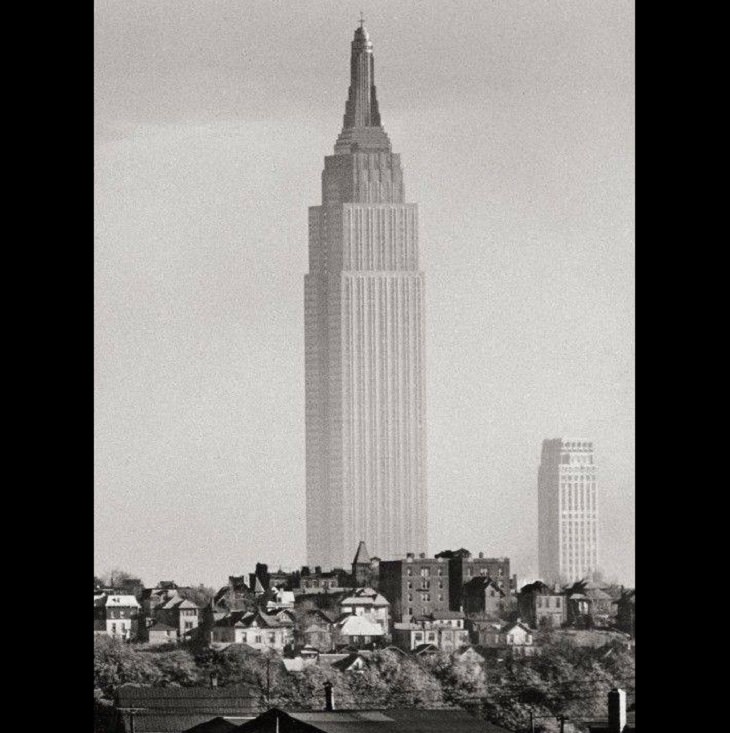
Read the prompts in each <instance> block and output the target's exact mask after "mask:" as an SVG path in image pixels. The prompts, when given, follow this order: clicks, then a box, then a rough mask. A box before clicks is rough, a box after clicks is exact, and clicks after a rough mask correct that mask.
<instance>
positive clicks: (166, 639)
mask: <svg viewBox="0 0 730 733" xmlns="http://www.w3.org/2000/svg"><path fill="white" fill-rule="evenodd" d="M177 631H178V630H177V629H176V628H175V627H174V626H168V625H167V624H163V623H162V622H161V621H155V623H153V624H152V626H150V627H149V628H148V629H147V641H148V642H149V643H150V644H172V643H174V642H176V641H177V640H178V639H177Z"/></svg>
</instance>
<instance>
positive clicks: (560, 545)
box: [538, 438, 598, 583]
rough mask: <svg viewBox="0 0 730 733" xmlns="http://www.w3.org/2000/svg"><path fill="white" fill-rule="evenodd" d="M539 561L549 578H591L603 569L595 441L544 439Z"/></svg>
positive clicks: (540, 474)
mask: <svg viewBox="0 0 730 733" xmlns="http://www.w3.org/2000/svg"><path fill="white" fill-rule="evenodd" d="M538 564H539V568H540V576H541V579H542V580H543V581H545V582H547V583H552V582H556V581H561V582H574V581H576V580H582V579H583V578H589V577H590V576H591V575H592V573H593V572H595V570H596V569H597V568H598V492H597V486H596V465H595V463H594V460H593V443H592V442H591V441H588V440H583V439H580V438H554V439H552V440H544V441H543V443H542V459H541V462H540V468H539V470H538Z"/></svg>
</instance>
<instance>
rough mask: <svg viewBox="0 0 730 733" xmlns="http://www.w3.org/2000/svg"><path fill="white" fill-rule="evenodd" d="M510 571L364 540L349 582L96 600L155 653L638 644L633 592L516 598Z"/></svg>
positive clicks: (107, 621) (251, 585) (260, 570)
mask: <svg viewBox="0 0 730 733" xmlns="http://www.w3.org/2000/svg"><path fill="white" fill-rule="evenodd" d="M509 571H510V568H509V559H508V558H488V557H484V554H483V553H479V555H478V556H477V557H472V556H471V554H470V553H469V552H468V551H467V550H464V549H461V550H457V551H455V552H452V551H445V552H443V553H439V554H438V555H436V556H434V557H432V558H429V557H426V556H425V555H423V554H422V555H419V556H418V557H416V556H415V554H413V553H409V554H407V555H406V557H405V558H402V559H399V560H390V561H381V560H380V559H379V558H370V557H368V552H367V548H366V546H365V543H364V542H360V544H359V546H358V548H357V552H356V554H355V558H354V560H353V563H352V572H350V573H346V572H345V571H344V570H341V569H335V570H332V571H327V572H322V570H321V568H315V569H314V571H311V570H310V568H307V567H306V566H305V567H303V568H302V569H301V570H300V571H297V573H285V572H283V571H281V570H279V571H277V572H274V573H270V572H269V571H268V568H267V566H266V565H265V564H263V563H259V564H257V565H256V570H255V572H254V573H251V574H250V575H249V576H248V579H246V576H243V575H242V576H230V577H229V579H228V584H227V585H226V586H224V587H222V588H221V589H219V591H218V592H217V593H216V594H215V596H214V598H213V599H212V600H211V601H210V602H208V603H206V604H205V605H203V604H201V603H198V602H196V601H195V600H193V599H192V598H191V594H190V592H189V591H190V590H191V589H186V588H180V587H178V586H177V585H176V584H175V583H174V582H172V581H160V583H158V584H157V586H156V587H155V588H151V589H144V588H141V584H139V582H138V581H136V580H131V581H128V582H129V583H130V586H132V585H134V586H135V587H136V588H137V595H136V596H135V595H131V594H122V593H119V592H116V591H117V590H124V588H121V589H107V590H101V591H96V592H95V596H94V608H95V617H94V618H95V627H94V630H95V633H106V634H108V635H110V636H115V637H119V638H122V639H125V640H139V641H146V642H149V643H153V644H158V643H167V642H173V641H180V640H185V639H193V638H197V639H199V640H203V641H205V642H209V643H211V644H213V645H218V646H222V645H227V644H246V645H248V646H249V647H252V648H254V649H273V650H275V651H279V652H283V651H284V650H288V649H294V648H299V649H301V648H303V647H305V646H309V647H313V648H315V649H317V650H319V651H320V652H322V653H327V652H332V651H336V650H338V649H344V648H359V647H362V648H365V647H369V646H383V645H387V644H393V645H394V646H396V647H398V648H400V649H403V650H406V651H412V650H414V649H416V648H417V647H419V646H420V645H423V644H432V645H435V646H436V648H438V649H441V650H444V651H452V650H454V649H458V648H459V647H460V646H462V645H464V644H468V643H473V644H479V645H482V646H485V647H488V646H492V645H496V646H503V647H508V646H511V647H519V646H521V647H524V648H527V647H530V646H532V645H533V641H534V638H535V635H534V633H533V632H534V631H535V630H537V629H540V630H545V629H560V628H562V627H566V626H568V627H574V628H589V629H590V628H619V629H621V630H623V631H625V632H626V633H629V634H630V635H632V636H633V634H634V603H635V591H633V590H630V591H626V590H624V589H621V590H620V592H619V595H618V597H616V593H615V592H614V593H613V594H611V593H610V592H608V591H607V589H605V588H604V587H600V586H598V585H597V584H594V583H589V582H580V583H575V584H572V585H571V586H565V587H557V586H548V585H547V584H545V583H542V582H541V581H536V582H534V583H530V584H528V585H525V586H523V588H522V589H521V590H520V591H519V592H516V586H517V579H516V577H514V576H510V574H509ZM368 580H370V581H373V582H372V584H370V585H362V583H366V581H368ZM507 622H511V626H510V625H508V623H507ZM525 630H526V631H525Z"/></svg>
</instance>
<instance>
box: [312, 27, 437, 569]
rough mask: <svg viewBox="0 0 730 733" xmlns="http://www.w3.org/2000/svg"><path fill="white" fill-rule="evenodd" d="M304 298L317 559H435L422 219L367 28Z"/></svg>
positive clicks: (354, 62)
mask: <svg viewBox="0 0 730 733" xmlns="http://www.w3.org/2000/svg"><path fill="white" fill-rule="evenodd" d="M304 290H305V389H306V474H307V558H308V563H309V564H310V565H322V566H329V567H333V566H342V567H344V566H345V564H346V563H349V562H350V560H351V558H352V553H353V551H354V550H355V549H356V548H357V547H358V543H359V542H360V541H361V540H362V541H364V542H366V543H367V546H368V548H370V550H371V551H372V552H373V553H374V554H375V555H377V556H379V557H383V558H392V557H398V556H405V554H406V553H407V552H425V551H427V547H426V545H427V538H426V531H427V517H426V511H427V509H426V440H425V427H426V415H425V394H424V386H425V385H424V381H425V380H424V277H423V273H422V272H421V271H420V270H419V263H418V211H417V207H416V204H412V203H406V199H405V188H404V185H403V171H402V169H401V162H400V156H399V155H398V154H396V153H393V152H392V151H391V144H390V140H389V138H388V135H387V134H386V132H385V130H384V129H383V126H382V125H381V121H380V112H379V109H378V100H377V97H376V92H375V84H374V59H373V46H372V42H371V41H370V37H369V35H368V32H367V30H366V29H365V27H364V26H363V24H362V23H361V25H360V27H359V28H358V29H357V30H356V31H355V37H354V39H353V41H352V55H351V62H350V88H349V95H348V99H347V102H346V105H345V116H344V121H343V126H342V132H341V133H340V135H339V137H338V139H337V142H336V143H335V147H334V155H329V156H326V157H325V163H324V171H323V173H322V204H321V205H320V206H312V207H310V209H309V273H308V274H307V275H306V276H305V280H304Z"/></svg>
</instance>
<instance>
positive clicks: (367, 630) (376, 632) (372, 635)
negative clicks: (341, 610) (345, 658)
mask: <svg viewBox="0 0 730 733" xmlns="http://www.w3.org/2000/svg"><path fill="white" fill-rule="evenodd" d="M333 631H334V639H335V647H336V648H340V647H343V646H351V647H354V648H359V647H364V646H369V645H371V644H382V643H383V641H384V639H385V632H384V631H383V627H382V626H381V625H380V624H379V623H376V622H375V621H371V620H370V619H369V618H368V617H367V616H358V615H356V614H354V613H352V614H346V615H343V616H342V617H341V618H340V619H338V620H337V622H336V623H335V624H334V629H333Z"/></svg>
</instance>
